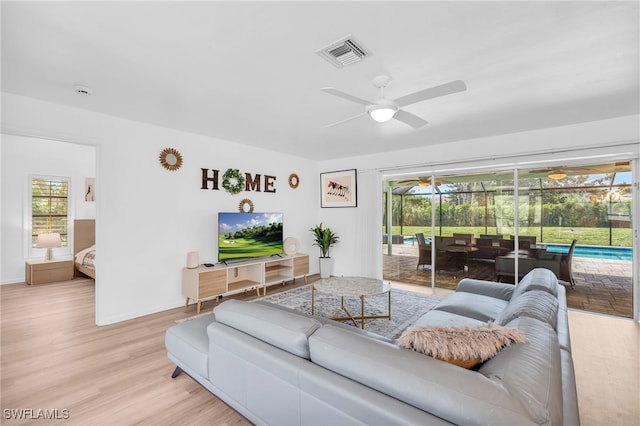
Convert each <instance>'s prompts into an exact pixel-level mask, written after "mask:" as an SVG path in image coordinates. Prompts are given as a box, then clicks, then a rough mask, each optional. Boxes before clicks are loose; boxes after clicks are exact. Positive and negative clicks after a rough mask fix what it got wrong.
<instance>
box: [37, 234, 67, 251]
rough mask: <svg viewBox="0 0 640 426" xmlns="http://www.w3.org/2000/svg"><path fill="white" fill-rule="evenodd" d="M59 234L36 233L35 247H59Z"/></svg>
mask: <svg viewBox="0 0 640 426" xmlns="http://www.w3.org/2000/svg"><path fill="white" fill-rule="evenodd" d="M60 245H61V240H60V234H58V233H57V232H54V233H51V234H38V238H37V239H36V247H38V248H54V247H60Z"/></svg>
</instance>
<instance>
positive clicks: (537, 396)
mask: <svg viewBox="0 0 640 426" xmlns="http://www.w3.org/2000/svg"><path fill="white" fill-rule="evenodd" d="M507 326H508V327H515V328H517V329H518V330H520V332H521V333H522V334H524V336H525V337H526V338H527V339H528V342H527V343H524V344H521V345H511V346H508V347H506V348H504V349H503V350H501V351H500V352H499V353H498V354H496V356H494V357H493V358H491V359H489V360H488V361H486V362H485V363H484V364H482V366H481V367H480V368H479V369H478V372H479V373H482V374H483V375H485V376H487V377H488V378H490V379H492V380H496V381H497V382H498V383H500V384H501V385H502V386H504V388H505V389H506V390H507V392H509V393H510V394H511V395H513V397H514V398H516V399H517V400H518V401H519V402H520V404H519V405H520V407H521V408H522V409H523V410H525V411H527V413H528V414H529V416H531V418H533V419H534V423H536V424H541V425H542V424H546V425H561V424H565V423H563V402H562V400H563V393H562V365H561V358H560V347H559V346H558V338H557V336H556V333H555V332H554V331H553V329H552V328H551V327H550V326H549V325H548V324H545V323H543V322H542V321H538V320H536V319H534V318H526V317H523V318H518V319H515V320H513V321H511V322H509V323H508V324H507Z"/></svg>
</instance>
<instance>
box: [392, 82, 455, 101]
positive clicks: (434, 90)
mask: <svg viewBox="0 0 640 426" xmlns="http://www.w3.org/2000/svg"><path fill="white" fill-rule="evenodd" d="M465 90H467V85H466V84H464V81H462V80H456V81H452V82H450V83H445V84H441V85H440V86H435V87H431V88H429V89H424V90H420V91H419V92H415V93H411V94H410V95H406V96H401V97H399V98H398V99H396V100H395V103H396V104H398V106H399V107H403V106H407V105H411V104H415V103H416V102H421V101H425V100H427V99H432V98H437V97H439V96H445V95H450V94H452V93H458V92H463V91H465Z"/></svg>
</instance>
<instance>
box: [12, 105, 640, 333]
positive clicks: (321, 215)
mask: <svg viewBox="0 0 640 426" xmlns="http://www.w3.org/2000/svg"><path fill="white" fill-rule="evenodd" d="M2 102H3V105H2V106H3V108H2V112H3V116H2V120H3V121H2V126H3V131H5V133H6V132H9V133H20V134H31V135H35V136H46V137H49V138H54V139H60V140H67V141H76V142H82V143H88V144H92V145H95V146H97V159H98V162H97V187H98V188H97V191H98V199H97V203H96V204H97V212H96V216H97V242H98V247H99V249H100V255H99V256H100V257H99V259H100V260H99V265H98V267H99V271H100V272H99V275H98V280H97V300H98V304H97V306H96V310H97V312H96V321H97V323H98V324H108V323H111V322H116V321H120V320H124V319H128V318H132V317H136V316H140V315H144V314H146V313H151V312H156V311H160V310H163V309H167V308H172V307H176V306H179V305H180V304H182V303H183V299H182V296H181V294H180V271H181V268H182V267H183V265H184V263H185V255H186V253H187V252H188V251H191V250H197V251H199V252H200V260H201V262H205V261H207V260H213V259H214V256H215V250H216V247H215V235H216V229H215V224H216V219H215V214H216V212H218V211H222V210H224V211H235V210H236V209H237V207H238V203H239V201H240V199H242V198H245V197H247V198H250V199H251V200H253V201H254V203H255V205H256V210H261V211H269V210H270V211H283V212H284V213H285V221H286V223H285V234H286V235H287V236H289V235H290V236H294V237H297V238H298V239H300V241H301V248H302V251H305V252H308V253H309V254H311V268H312V273H314V272H317V263H316V261H315V259H316V258H317V255H318V252H317V248H316V247H312V246H311V243H312V240H311V234H310V233H309V232H308V229H309V228H310V227H312V226H313V225H314V224H315V223H317V222H320V221H322V222H324V223H325V225H327V226H330V227H331V228H332V229H334V231H336V232H337V233H338V235H339V236H340V238H341V239H340V243H339V244H338V245H336V246H335V247H334V248H333V249H332V252H331V255H332V257H334V258H335V270H334V273H335V274H336V275H369V276H380V275H381V272H382V267H381V256H380V243H379V242H380V233H381V226H380V225H381V208H380V202H381V186H380V181H381V176H382V175H383V174H384V173H388V170H390V169H394V168H402V167H407V168H412V167H423V168H424V167H432V166H430V165H434V164H435V166H433V168H434V169H435V168H437V167H445V168H446V167H447V166H446V163H447V162H459V161H464V160H466V161H467V164H466V165H462V166H463V167H464V166H466V167H469V166H473V165H475V164H479V163H485V164H504V163H508V162H517V161H522V160H523V159H527V158H533V157H534V156H535V155H536V154H539V155H540V157H541V158H547V159H548V161H552V160H554V159H558V158H563V157H564V158H571V157H574V156H578V155H580V154H581V153H585V152H586V151H587V148H593V147H597V148H596V149H595V150H592V151H593V152H595V151H598V152H600V153H607V152H631V153H632V154H633V155H635V156H636V157H637V155H638V147H639V146H640V145H638V140H639V139H640V135H639V130H638V117H637V116H633V117H622V118H617V119H611V120H604V121H600V122H591V123H583V124H579V125H574V126H564V127H556V128H550V129H543V130H538V131H532V132H523V133H517V134H512V135H502V136H495V137H488V138H482V139H476V140H470V141H463V142H456V143H447V144H441V145H429V146H424V147H421V148H416V149H412V150H406V151H395V152H391V153H385V154H372V155H368V156H359V157H353V158H345V159H340V160H332V161H324V162H321V163H316V162H313V161H310V160H305V159H300V158H297V157H292V156H288V155H284V154H278V153H274V152H271V151H268V150H261V149H256V148H249V147H247V146H244V145H240V144H236V143H232V142H228V141H224V140H219V139H212V138H207V137H203V136H198V135H193V134H189V133H185V132H180V131H175V130H171V129H166V128H161V127H157V126H151V125H146V124H142V123H136V122H131V121H127V120H122V119H117V118H114V117H109V116H104V115H101V114H96V113H91V112H89V111H85V110H76V109H71V108H66V107H63V106H60V105H55V104H50V103H46V102H42V101H38V100H34V99H30V98H25V97H21V96H16V95H9V94H4V96H3V98H2ZM620 142H622V143H626V144H627V145H626V146H615V147H612V145H615V144H618V143H620ZM166 147H173V148H176V149H178V150H179V151H180V152H181V153H182V155H183V156H184V159H185V162H184V165H183V167H182V168H181V169H180V170H178V171H175V172H169V171H166V170H164V169H162V168H161V167H160V166H159V163H158V154H159V152H160V151H161V150H162V149H163V148H166ZM571 149H573V150H575V151H573V152H564V151H565V150H571ZM505 155H513V156H515V157H517V156H521V158H520V159H517V158H516V159H506V160H505V159H503V158H498V157H502V156H505ZM3 162H5V160H4V158H3ZM436 163H437V164H436ZM438 164H445V166H438ZM421 165H422V166H421ZM425 165H426V166H425ZM201 167H206V168H217V169H220V170H222V171H224V170H226V169H227V168H239V169H240V170H241V171H247V172H252V173H261V174H272V175H275V176H277V184H276V188H277V195H274V194H264V193H250V194H239V195H236V196H232V195H230V194H228V193H226V192H224V191H219V192H215V191H202V190H200V189H199V188H200V168H201ZM456 167H459V166H456ZM353 168H355V169H358V207H357V208H332V209H330V208H325V209H321V208H320V207H319V199H320V196H319V190H318V182H319V178H318V173H319V172H324V171H334V170H344V169H353ZM292 172H295V173H297V174H298V175H299V176H300V181H301V183H300V186H299V187H298V189H295V190H293V189H290V188H289V187H288V185H287V179H288V176H289V174H290V173H292ZM3 198H4V196H3ZM638 216H640V215H639V214H638V212H636V215H635V217H638ZM4 220H5V219H4V217H3V221H4ZM4 250H6V249H5V248H3V251H4ZM635 273H636V276H637V275H638V271H637V270H636V271H635Z"/></svg>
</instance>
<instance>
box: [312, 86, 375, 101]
mask: <svg viewBox="0 0 640 426" xmlns="http://www.w3.org/2000/svg"><path fill="white" fill-rule="evenodd" d="M320 90H322V91H323V92H325V93H328V94H330V95H334V96H337V97H339V98H342V99H346V100H348V101H351V102H355V103H357V104H361V105H371V104H373V103H375V102H371V101H367V100H364V99H360V98H358V97H355V96H352V95H350V94H348V93H344V92H343V91H342V90H338V89H336V88H335V87H323V88H322V89H320Z"/></svg>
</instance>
